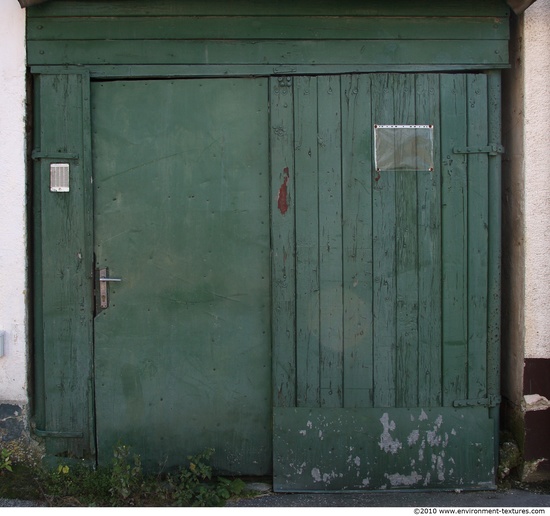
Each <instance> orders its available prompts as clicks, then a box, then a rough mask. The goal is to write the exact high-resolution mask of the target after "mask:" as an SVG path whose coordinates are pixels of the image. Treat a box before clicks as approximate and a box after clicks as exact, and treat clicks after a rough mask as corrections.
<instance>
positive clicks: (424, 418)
mask: <svg viewBox="0 0 550 516" xmlns="http://www.w3.org/2000/svg"><path fill="white" fill-rule="evenodd" d="M426 419H428V414H426V412H424V409H422V412H420V416H418V421H426Z"/></svg>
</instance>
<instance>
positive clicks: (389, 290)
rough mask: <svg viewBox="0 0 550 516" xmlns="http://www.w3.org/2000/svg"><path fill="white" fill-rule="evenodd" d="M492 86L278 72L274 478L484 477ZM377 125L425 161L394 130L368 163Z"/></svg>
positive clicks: (489, 429)
mask: <svg viewBox="0 0 550 516" xmlns="http://www.w3.org/2000/svg"><path fill="white" fill-rule="evenodd" d="M487 84H488V81H487V76H486V75H484V74H472V75H465V74H452V75H451V74H448V75H439V74H438V75H436V74H433V75H431V74H422V75H413V74H380V75H344V76H319V77H294V78H274V79H272V81H271V140H272V143H271V156H272V157H271V167H272V246H273V251H272V252H273V265H272V282H273V284H272V288H273V375H274V379H273V381H274V388H273V400H274V402H273V403H274V485H275V489H277V490H281V491H285V490H289V491H292V490H342V489H349V490H355V489H391V488H399V489H402V488H449V487H453V488H457V487H463V488H467V487H486V486H490V485H493V483H494V442H495V419H494V417H493V416H494V414H493V409H492V408H491V406H493V405H494V404H495V403H496V402H497V401H498V400H497V399H496V398H495V397H494V395H495V394H496V393H495V392H493V390H494V385H493V383H494V382H492V380H491V378H493V373H494V371H493V370H491V364H490V358H489V356H490V354H491V353H492V354H494V353H495V352H498V350H495V349H494V344H491V342H492V341H493V339H492V337H490V336H489V335H488V331H489V330H488V328H489V327H490V322H489V320H488V317H489V315H488V291H489V288H490V281H491V280H490V271H489V268H490V261H491V256H493V257H494V256H495V253H497V254H498V249H495V248H494V246H493V244H491V243H490V242H491V241H495V242H498V236H496V237H495V235H494V233H495V232H498V223H497V224H496V225H495V224H493V222H494V221H493V220H490V213H491V209H490V200H491V202H494V199H496V198H498V197H497V196H498V193H497V192H493V197H492V198H491V196H490V195H489V187H490V178H489V161H490V160H491V157H490V155H489V154H488V153H487V148H488V144H489V143H490V142H489V129H488V113H489V112H490V111H491V110H492V109H497V110H498V107H496V108H495V107H494V106H493V105H492V104H491V98H490V95H489V93H488V86H487ZM375 125H428V126H430V125H431V126H432V127H428V128H427V129H426V131H427V134H432V138H433V163H432V164H430V163H427V162H426V160H422V163H420V160H419V161H417V163H420V164H419V165H418V167H417V168H418V170H414V168H416V167H415V166H412V167H411V166H409V169H407V166H404V165H403V162H404V161H406V156H405V157H403V156H401V157H399V156H398V155H399V154H401V153H402V151H403V150H405V151H407V152H409V153H410V154H412V155H418V154H421V150H420V147H422V146H424V150H422V152H424V151H425V144H426V141H425V140H426V132H425V133H424V136H423V137H422V138H421V137H420V136H419V137H418V138H417V140H416V141H415V143H414V145H413V147H410V148H408V150H407V149H404V146H405V145H404V144H403V142H402V140H400V139H401V137H402V135H403V134H404V133H400V132H399V129H407V128H396V129H395V132H394V134H393V136H392V137H391V138H390V140H391V139H392V138H393V141H394V142H395V141H401V144H399V143H398V144H396V145H395V146H394V148H392V144H391V142H390V143H387V142H386V148H385V149H384V148H382V149H379V151H380V154H379V155H377V157H378V158H379V159H380V163H379V164H378V167H376V166H375V160H374V155H373V149H374V146H375V142H374V138H375V136H374V135H375V127H374V126H375ZM416 129H417V128H408V130H409V132H410V131H412V133H413V134H415V130H416ZM390 134H391V133H390ZM417 134H420V133H417ZM378 136H380V135H378ZM415 146H416V147H415ZM411 149H412V150H411ZM384 152H386V154H387V153H388V152H389V156H390V158H391V159H394V158H395V160H396V162H395V168H396V169H393V170H392V169H391V166H390V167H389V168H390V169H388V166H387V165H384V164H383V156H382V154H383V153H384ZM392 156H393V157H392ZM386 157H387V156H386ZM496 159H498V158H496ZM429 161H430V160H429V159H428V162H429ZM377 168H380V170H377ZM432 168H433V170H430V169H432ZM495 228H496V229H495ZM491 231H492V236H490V234H491ZM495 238H496V240H495ZM491 239H493V240H491ZM491 246H492V247H491ZM491 346H492V347H491Z"/></svg>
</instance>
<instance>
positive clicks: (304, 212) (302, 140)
mask: <svg viewBox="0 0 550 516" xmlns="http://www.w3.org/2000/svg"><path fill="white" fill-rule="evenodd" d="M294 146H295V174H294V175H295V179H294V184H295V189H296V193H295V209H296V390H297V404H298V406H305V407H318V406H319V403H320V391H319V288H320V287H319V199H318V190H319V185H318V183H319V179H318V175H319V170H318V168H319V163H318V160H317V78H316V77H295V78H294Z"/></svg>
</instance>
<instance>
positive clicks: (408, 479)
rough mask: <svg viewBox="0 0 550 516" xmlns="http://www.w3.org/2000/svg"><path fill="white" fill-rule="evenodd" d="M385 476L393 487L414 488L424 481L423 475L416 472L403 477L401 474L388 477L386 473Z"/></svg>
mask: <svg viewBox="0 0 550 516" xmlns="http://www.w3.org/2000/svg"><path fill="white" fill-rule="evenodd" d="M384 476H385V477H386V478H387V479H388V480H389V481H390V484H391V486H392V487H402V486H414V485H415V484H418V483H419V482H420V481H421V480H422V475H420V474H418V473H417V472H416V471H413V472H412V473H410V474H409V475H401V474H399V473H394V474H393V475H388V474H387V473H386V474H385V475H384Z"/></svg>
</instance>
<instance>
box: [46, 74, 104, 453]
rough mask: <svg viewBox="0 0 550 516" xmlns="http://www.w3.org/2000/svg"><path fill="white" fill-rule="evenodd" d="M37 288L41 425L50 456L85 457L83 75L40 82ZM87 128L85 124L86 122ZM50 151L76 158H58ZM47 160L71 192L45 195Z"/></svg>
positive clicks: (88, 292)
mask: <svg viewBox="0 0 550 516" xmlns="http://www.w3.org/2000/svg"><path fill="white" fill-rule="evenodd" d="M40 96H41V101H40V104H39V110H40V111H39V114H38V118H39V120H40V122H39V123H40V129H39V135H38V136H39V138H38V145H39V149H37V151H39V152H40V154H41V156H42V158H41V161H40V176H41V177H40V181H39V182H38V183H37V186H38V187H40V193H39V194H38V195H40V198H41V199H40V208H41V214H40V218H39V224H40V226H39V227H38V228H36V231H37V232H40V235H41V236H40V240H39V242H40V245H41V248H40V249H39V250H38V253H37V257H39V258H40V263H37V264H36V265H37V267H39V268H40V271H41V274H40V283H41V284H40V286H39V287H38V289H37V292H39V293H41V295H42V298H41V299H39V300H37V302H38V304H39V307H38V308H39V309H41V314H40V320H41V322H42V326H41V327H40V328H37V332H42V335H41V340H42V344H43V349H42V350H41V357H42V359H43V364H38V366H41V367H43V368H44V374H43V383H42V386H41V387H43V389H44V396H43V399H44V403H45V405H44V408H43V421H42V422H43V424H44V427H43V428H37V432H40V431H42V432H41V435H43V436H44V437H46V449H47V452H48V454H51V455H56V454H60V453H66V454H69V455H72V456H75V457H84V456H87V457H89V456H90V454H93V453H94V445H93V433H92V420H91V416H92V403H93V393H92V390H91V384H92V383H91V382H92V316H93V306H92V299H93V293H92V289H93V285H92V270H93V265H92V238H91V232H90V231H91V220H90V217H91V212H90V210H91V181H90V168H89V156H90V154H89V153H90V149H89V135H90V133H89V131H90V126H89V106H88V105H86V104H87V103H89V78H88V76H87V74H60V75H43V76H41V77H40ZM86 124H87V125H86ZM56 154H69V155H75V156H78V158H77V159H64V158H62V157H61V158H57V157H56ZM52 162H62V163H69V167H70V172H69V188H70V190H69V192H64V193H57V192H51V191H50V181H49V169H50V164H51V163H52Z"/></svg>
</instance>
